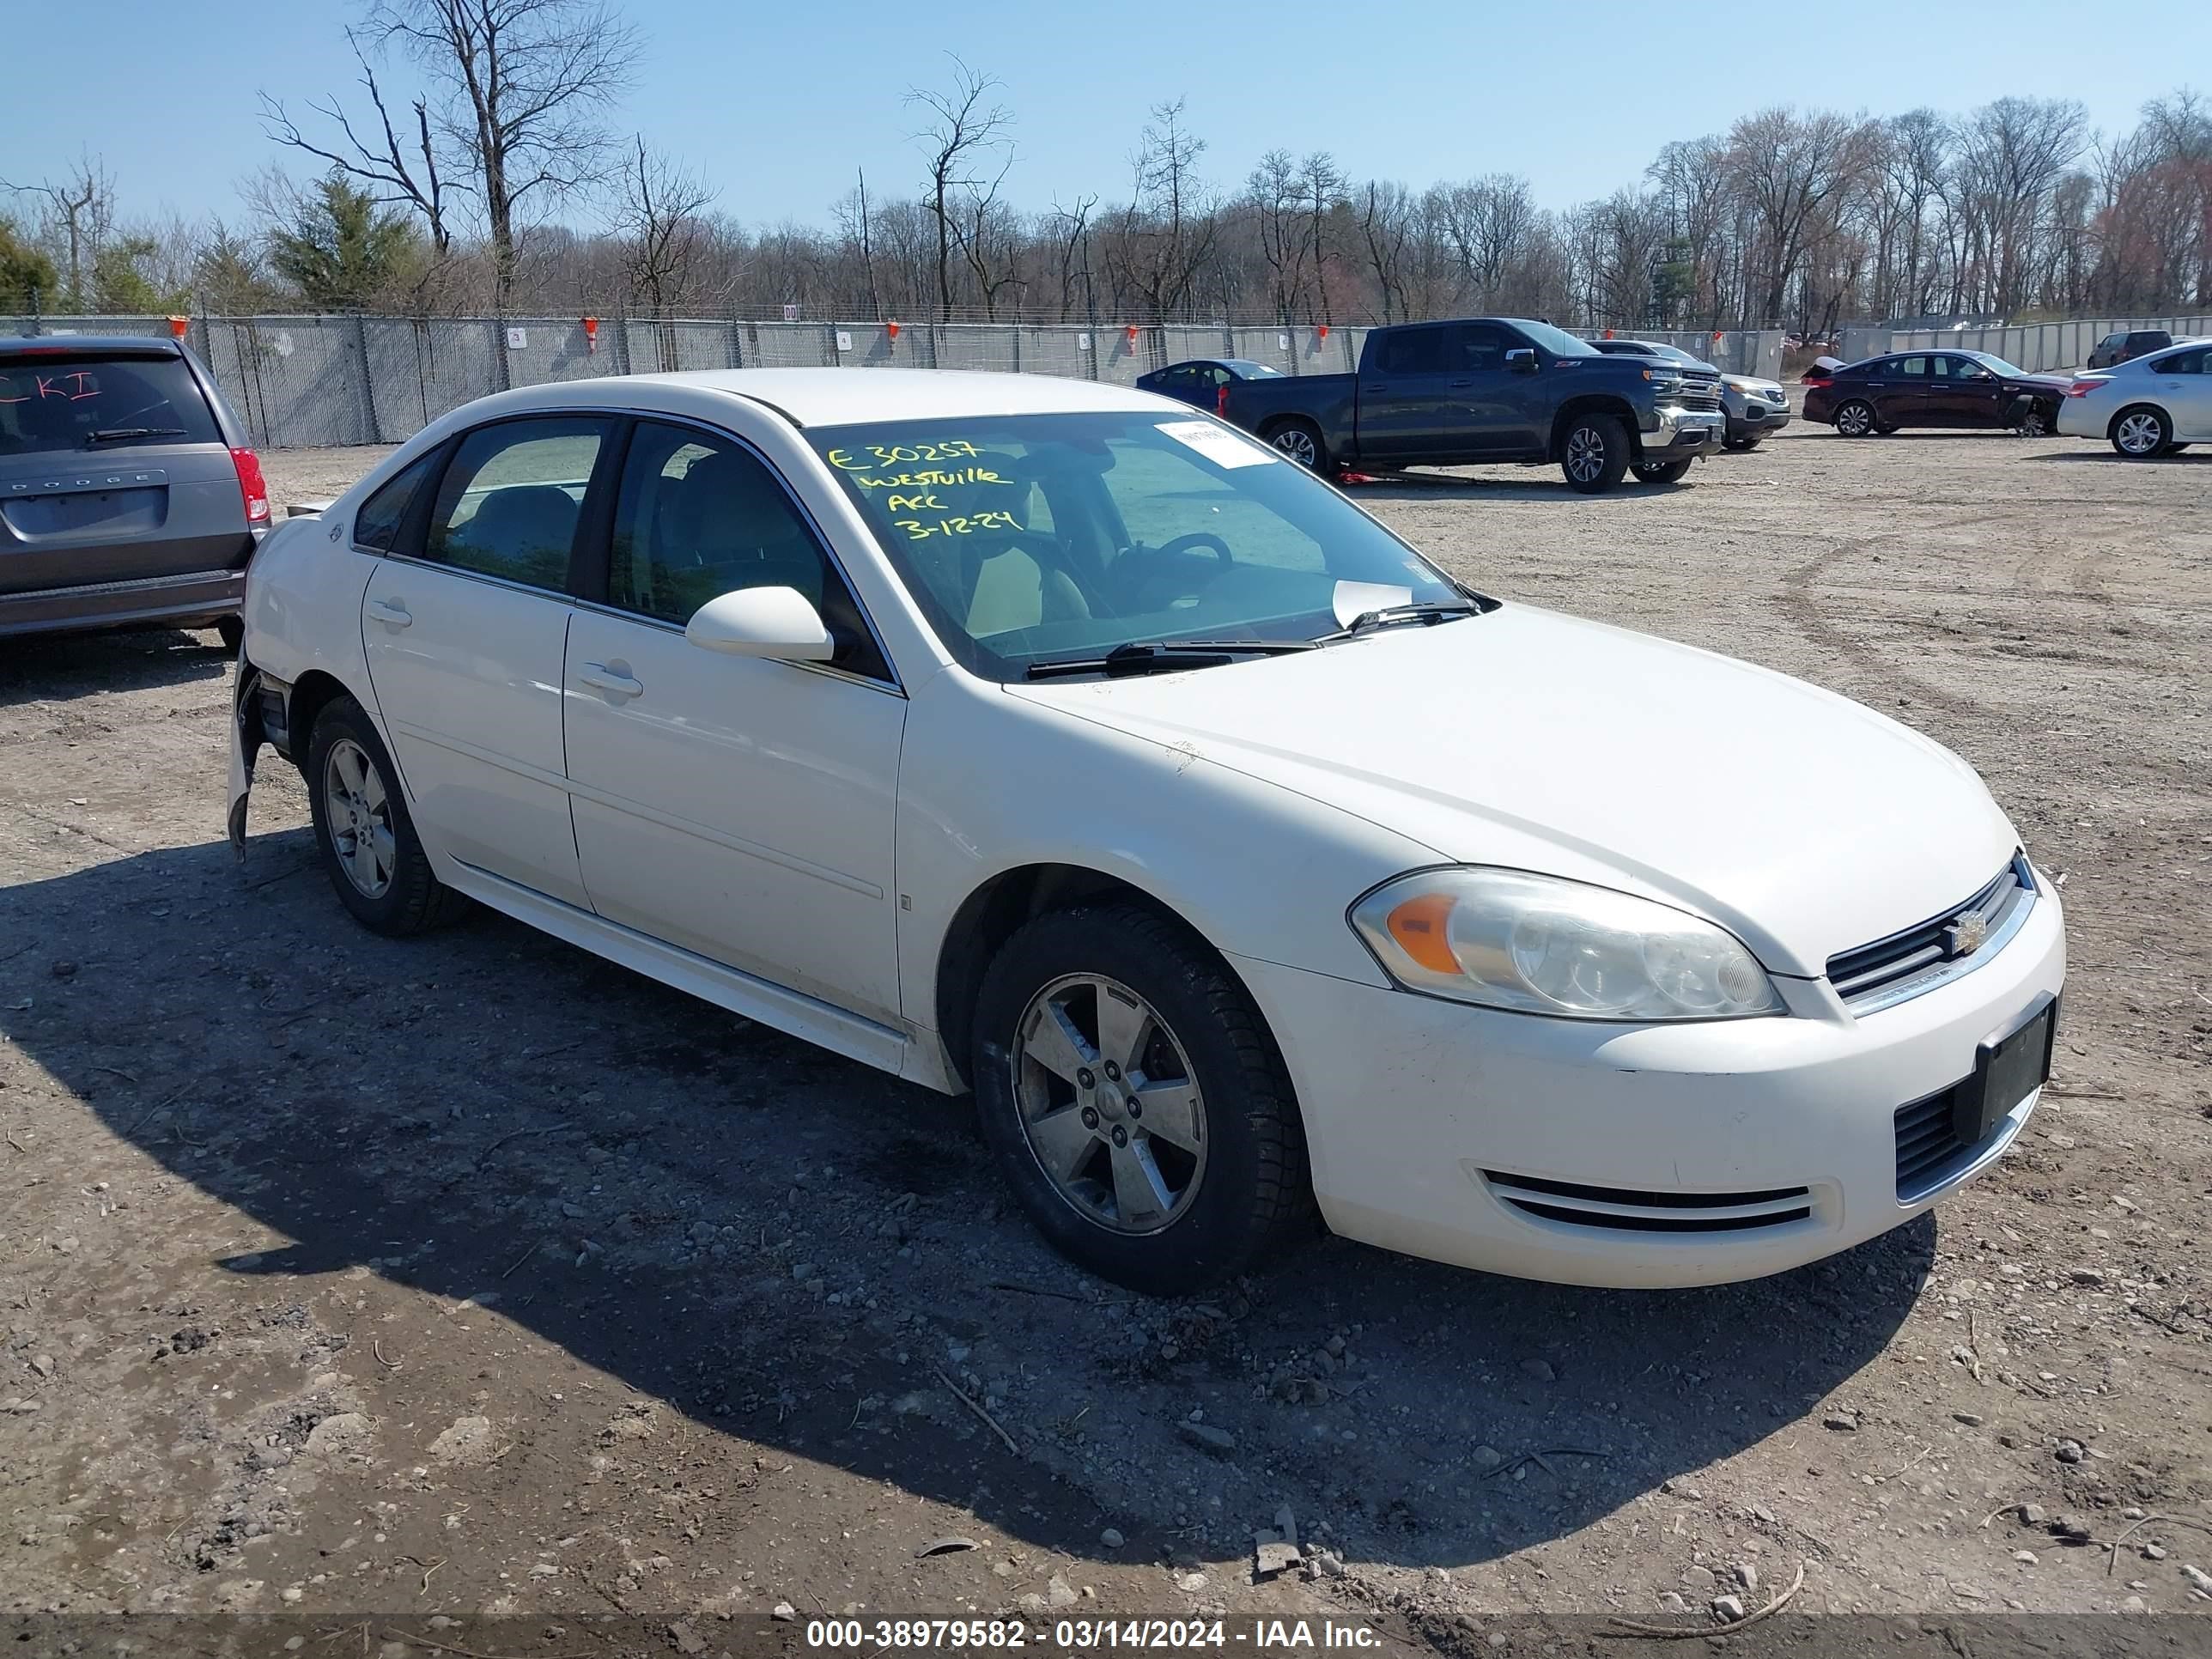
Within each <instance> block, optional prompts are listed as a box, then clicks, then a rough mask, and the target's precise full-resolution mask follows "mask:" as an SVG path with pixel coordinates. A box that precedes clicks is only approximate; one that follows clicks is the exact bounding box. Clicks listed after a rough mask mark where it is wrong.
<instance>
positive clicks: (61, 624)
mask: <svg viewBox="0 0 2212 1659" xmlns="http://www.w3.org/2000/svg"><path fill="white" fill-rule="evenodd" d="M245 599H246V572H245V571H243V570H197V571H192V572H190V573H188V574H185V575H181V576H151V577H147V578H145V579H143V580H137V581H124V582H88V583H86V584H84V585H83V586H77V587H41V588H33V589H32V590H30V591H29V592H22V593H0V636H5V635H10V634H65V633H76V632H77V631H79V630H82V629H98V628H158V627H162V626H169V627H186V626H191V625H194V624H199V623H211V622H215V621H216V620H218V619H219V618H221V617H234V616H236V615H237V614H238V611H239V607H240V605H242V604H243V603H244V602H245Z"/></svg>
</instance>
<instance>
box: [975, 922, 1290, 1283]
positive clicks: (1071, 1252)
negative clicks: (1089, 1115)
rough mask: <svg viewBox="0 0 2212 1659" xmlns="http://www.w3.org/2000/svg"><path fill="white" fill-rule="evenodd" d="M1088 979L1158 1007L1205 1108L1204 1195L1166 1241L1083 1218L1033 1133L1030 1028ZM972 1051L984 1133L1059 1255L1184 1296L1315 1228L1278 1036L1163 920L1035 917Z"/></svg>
mask: <svg viewBox="0 0 2212 1659" xmlns="http://www.w3.org/2000/svg"><path fill="white" fill-rule="evenodd" d="M1072 975H1099V976H1103V977H1104V978H1107V979H1111V980H1114V981H1117V982H1118V983H1120V984H1121V985H1122V986H1124V987H1127V989H1128V990H1130V991H1132V992H1133V993H1134V994H1136V995H1137V996H1138V997H1139V998H1141V999H1143V1000H1144V1001H1145V1002H1146V1003H1148V1004H1149V1005H1151V1006H1152V1009H1153V1010H1155V1011H1156V1012H1157V1016H1158V1020H1159V1022H1160V1023H1162V1024H1165V1025H1166V1026H1167V1027H1168V1028H1169V1030H1170V1032H1171V1033H1172V1036H1173V1040H1174V1042H1175V1043H1176V1046H1177V1047H1178V1048H1180V1050H1181V1052H1182V1054H1183V1055H1184V1056H1185V1057H1186V1058H1187V1061H1188V1075H1189V1077H1190V1079H1191V1080H1192V1081H1193V1082H1194V1084H1195V1085H1197V1090H1198V1093H1199V1096H1200V1100H1201V1101H1202V1103H1203V1104H1202V1108H1201V1111H1202V1125H1203V1127H1202V1129H1201V1131H1200V1133H1201V1135H1202V1138H1203V1144H1204V1147H1205V1162H1204V1164H1203V1165H1202V1166H1200V1170H1199V1171H1198V1173H1197V1174H1195V1175H1194V1176H1191V1177H1190V1178H1191V1179H1192V1180H1193V1181H1194V1182H1196V1190H1195V1192H1194V1193H1190V1194H1189V1195H1188V1203H1187V1206H1186V1207H1182V1208H1181V1209H1180V1211H1179V1212H1177V1213H1174V1214H1173V1215H1172V1218H1170V1220H1169V1221H1168V1222H1167V1224H1166V1225H1164V1226H1162V1227H1159V1228H1158V1229H1157V1230H1156V1231H1150V1232H1132V1231H1116V1230H1115V1228H1114V1227H1112V1226H1111V1225H1108V1224H1107V1223H1105V1222H1103V1221H1102V1220H1100V1219H1097V1218H1094V1217H1093V1216H1092V1215H1091V1214H1089V1213H1086V1212H1085V1210H1084V1209H1083V1208H1081V1207H1079V1205H1078V1203H1077V1201H1076V1200H1074V1199H1073V1198H1072V1197H1070V1196H1068V1195H1067V1194H1065V1193H1063V1191H1062V1189H1061V1188H1060V1185H1059V1184H1058V1183H1057V1182H1055V1181H1054V1178H1053V1177H1052V1176H1049V1175H1048V1174H1047V1173H1046V1171H1045V1170H1044V1167H1043V1165H1042V1163H1041V1162H1040V1161H1039V1158H1038V1155H1037V1153H1036V1152H1035V1151H1034V1150H1033V1149H1032V1147H1031V1145H1030V1138H1029V1135H1028V1133H1027V1132H1026V1131H1025V1129H1024V1120H1023V1115H1022V1107H1021V1103H1020V1102H1019V1100H1018V1097H1017V1091H1016V1084H1015V1066H1016V1064H1017V1061H1016V1059H1015V1055H1016V1054H1017V1052H1018V1046H1019V1042H1020V1037H1021V1027H1022V1023H1023V1019H1024V1015H1025V1014H1026V1013H1027V1012H1029V1010H1030V1005H1031V1004H1032V1002H1033V1001H1034V1000H1036V998H1037V997H1038V996H1040V995H1042V994H1044V993H1045V992H1046V991H1047V990H1048V988H1050V987H1053V986H1054V984H1055V982H1058V981H1065V980H1066V979H1067V978H1069V977H1070V976H1072ZM1094 1036H1095V1033H1094ZM970 1053H972V1054H974V1055H975V1063H974V1071H975V1102H976V1107H977V1110H978V1113H979V1115H980V1116H981V1121H982V1127H983V1133H984V1135H985V1137H986V1139H988V1140H989V1142H990V1144H991V1148H992V1151H993V1152H994V1153H995V1154H996V1156H997V1158H998V1162H999V1168H1000V1172H1001V1173H1002V1174H1003V1175H1004V1176H1005V1177H1006V1182H1007V1184H1008V1185H1009V1186H1010V1187H1012V1188H1013V1190H1014V1195H1015V1197H1016V1198H1017V1199H1018V1200H1020V1202H1021V1206H1022V1207H1023V1208H1024V1210H1026V1211H1027V1212H1029V1215H1030V1219H1031V1220H1032V1221H1034V1222H1035V1223H1036V1226H1037V1230H1038V1231H1040V1232H1042V1233H1043V1234H1044V1236H1045V1237H1046V1238H1047V1239H1048V1241H1050V1243H1052V1245H1053V1247H1054V1249H1057V1250H1059V1251H1060V1254H1061V1255H1065V1256H1066V1257H1067V1258H1068V1259H1069V1260H1070V1261H1074V1262H1076V1263H1077V1264H1078V1265H1079V1266H1081V1267H1085V1268H1086V1269H1088V1270H1089V1271H1090V1272H1091V1273H1097V1275H1099V1276H1100V1277H1101V1278H1103V1279H1111V1280H1112V1281H1113V1282H1114V1283H1115V1284H1117V1285H1127V1286H1128V1287H1129V1288H1130V1289H1131V1290H1134V1291H1143V1292H1145V1293H1146V1294H1147V1295H1152V1296H1181V1295H1185V1294H1188V1293H1190V1292H1193V1291H1200V1290H1203V1289H1205V1288H1206V1287H1207V1286H1209V1285H1216V1284H1218V1283H1219V1282H1220V1281H1222V1280H1223V1279H1228V1278H1231V1277H1233V1276H1234V1275H1236V1274H1237V1273H1243V1271H1245V1270H1246V1269H1247V1268H1248V1267H1251V1266H1252V1265H1253V1264H1254V1263H1255V1261H1258V1260H1260V1259H1261V1257H1262V1256H1263V1255H1265V1254H1266V1253H1267V1252H1268V1251H1269V1250H1270V1249H1273V1248H1274V1247H1276V1246H1277V1245H1279V1244H1281V1243H1286V1242H1288V1241H1290V1240H1291V1239H1292V1238H1294V1237H1296V1236H1297V1235H1299V1234H1300V1233H1302V1232H1305V1231H1310V1230H1311V1226H1312V1221H1311V1217H1312V1214H1313V1197H1312V1184H1311V1181H1310V1176H1309V1175H1308V1171H1307V1164H1306V1146H1305V1134H1304V1127H1303V1125H1302V1124H1301V1123H1300V1121H1299V1118H1298V1109H1297V1102H1296V1101H1295V1100H1294V1099H1293V1098H1292V1096H1291V1085H1290V1079H1289V1077H1288V1075H1287V1074H1286V1073H1285V1070H1284V1067H1283V1061H1282V1056H1281V1054H1280V1053H1279V1051H1278V1050H1277V1048H1276V1047H1275V1042H1274V1039H1273V1037H1272V1036H1269V1034H1268V1032H1267V1026H1266V1024H1264V1022H1262V1020H1261V1018H1260V1012H1259V1010H1258V1009H1257V1008H1255V1006H1253V1004H1252V1000H1251V998H1250V997H1249V995H1247V994H1246V993H1245V991H1244V988H1243V986H1241V985H1239V984H1238V983H1237V981H1236V980H1235V979H1234V978H1233V977H1232V976H1231V975H1230V973H1229V972H1228V970H1227V969H1225V967H1224V966H1223V964H1222V963H1221V961H1220V959H1219V958H1218V957H1216V956H1215V955H1214V954H1213V953H1212V951H1209V950H1208V949H1206V946H1205V945H1204V944H1203V943H1202V942H1201V941H1200V940H1199V939H1197V938H1196V937H1195V936H1194V935H1193V934H1192V933H1190V932H1189V931H1188V929H1187V928H1185V927H1182V926H1181V925H1180V924H1178V923H1176V922H1175V921H1172V920H1170V918H1168V917H1166V916H1164V915H1160V914H1159V913H1158V912H1157V911H1154V910H1151V909H1147V908H1145V907H1143V906H1141V905H1134V904H1101V905H1098V906H1095V907H1094V906H1090V905H1082V906H1078V907H1076V908H1072V909H1067V910H1059V911H1053V912H1050V913H1048V914H1047V915H1042V916H1039V917H1037V918H1036V919H1035V920H1034V921H1030V922H1029V923H1028V924H1027V925H1026V926H1024V927H1023V928H1022V929H1021V930H1020V931H1019V932H1018V933H1015V934H1014V936H1013V937H1012V939H1008V940H1007V941H1006V944H1005V945H1003V946H1001V947H1000V951H999V953H998V955H997V956H996V957H994V958H993V959H992V962H991V965H990V968H989V969H988V970H987V972H986V973H985V974H984V976H983V983H982V987H981V990H980V991H979V993H978V994H977V996H976V1000H975V1032H974V1042H973V1045H972V1047H971V1048H970ZM1086 1121H1090V1120H1086ZM1114 1133H1116V1134H1119V1133H1121V1132H1120V1130H1119V1129H1116V1130H1115V1131H1114ZM1109 1157H1110V1153H1109ZM1179 1201H1180V1200H1179Z"/></svg>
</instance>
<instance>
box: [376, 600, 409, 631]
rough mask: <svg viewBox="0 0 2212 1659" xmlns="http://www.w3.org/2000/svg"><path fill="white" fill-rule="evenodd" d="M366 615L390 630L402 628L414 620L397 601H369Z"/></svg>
mask: <svg viewBox="0 0 2212 1659" xmlns="http://www.w3.org/2000/svg"><path fill="white" fill-rule="evenodd" d="M368 614H369V615H370V616H372V617H375V618H376V619H377V621H379V622H380V623H386V624H387V625H388V626H390V627H392V628H404V627H406V626H407V625H408V624H409V623H412V622H413V621H414V620H415V618H414V617H410V616H409V615H408V614H407V607H406V606H405V605H403V604H401V603H400V602H399V601H398V599H371V600H370V601H369V602H368Z"/></svg>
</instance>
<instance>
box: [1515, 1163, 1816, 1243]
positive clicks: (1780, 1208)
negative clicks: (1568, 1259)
mask: <svg viewBox="0 0 2212 1659" xmlns="http://www.w3.org/2000/svg"><path fill="white" fill-rule="evenodd" d="M1482 1178H1483V1179H1484V1180H1485V1181H1486V1182H1488V1183H1489V1185H1490V1190H1491V1191H1492V1193H1494V1194H1497V1195H1498V1198H1499V1199H1500V1200H1503V1201H1504V1203H1505V1204H1507V1205H1508V1206H1510V1207H1511V1208H1513V1209H1516V1210H1518V1211H1520V1212H1521V1213H1522V1214H1523V1215H1529V1216H1534V1217H1537V1218H1539V1219H1541V1220H1545V1221H1563V1222H1565V1223H1568V1224H1569V1225H1572V1226H1577V1227H1601V1228H1604V1229H1607V1231H1613V1232H1636V1233H1727V1232H1747V1231H1752V1230H1753V1229H1755V1228H1759V1227H1780V1226H1784V1225H1788V1224H1789V1223H1790V1222H1793V1221H1802V1220H1804V1219H1805V1218H1807V1217H1808V1216H1809V1215H1811V1214H1812V1213H1813V1195H1812V1194H1811V1192H1810V1191H1809V1190H1808V1189H1807V1188H1803V1187H1778V1188H1772V1189H1771V1190H1769V1191H1766V1192H1758V1193H1679V1192H1677V1193H1656V1192H1640V1191H1636V1190H1632V1189H1631V1188H1624V1187H1583V1186H1577V1185H1576V1184H1575V1183H1573V1182H1565V1181H1546V1180H1541V1179H1540V1178H1538V1177H1537V1176H1517V1175H1506V1174H1504V1173H1502V1172H1501V1171H1498V1170H1484V1171H1483V1172H1482Z"/></svg>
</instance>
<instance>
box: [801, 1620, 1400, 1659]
mask: <svg viewBox="0 0 2212 1659" xmlns="http://www.w3.org/2000/svg"><path fill="white" fill-rule="evenodd" d="M806 1644H807V1646H809V1647H811V1648H826V1649H837V1648H854V1649H857V1648H862V1647H866V1648H872V1649H874V1650H878V1651H880V1650H884V1649H893V1650H896V1649H908V1650H911V1649H915V1648H949V1649H953V1650H958V1649H962V1648H975V1649H980V1648H1026V1647H1039V1648H1044V1649H1047V1650H1059V1651H1063V1652H1090V1651H1096V1650H1101V1649H1116V1648H1119V1649H1152V1650H1173V1649H1178V1648H1223V1649H1226V1648H1232V1647H1235V1648H1243V1649H1245V1650H1249V1651H1251V1652H1255V1653H1267V1652H1296V1651H1300V1650H1320V1649H1323V1648H1349V1649H1362V1650H1375V1649H1379V1648H1381V1647H1382V1646H1383V1638H1382V1636H1381V1634H1380V1633H1379V1632H1376V1631H1375V1630H1374V1629H1372V1628H1371V1627H1370V1626H1367V1625H1364V1624H1361V1623H1358V1622H1357V1621H1355V1620H1336V1619H1320V1620H1308V1619H1255V1620H1249V1621H1244V1620H1220V1619H1062V1620H1057V1621H1056V1622H1055V1623H1054V1624H1052V1625H1049V1626H1046V1625H1038V1626H1031V1625H1029V1624H1027V1623H1025V1622H1024V1621H1023V1620H998V1619H993V1620H963V1619H889V1620H884V1619H879V1620H871V1621H863V1620H858V1619H814V1620H808V1621H807V1625H806Z"/></svg>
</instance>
